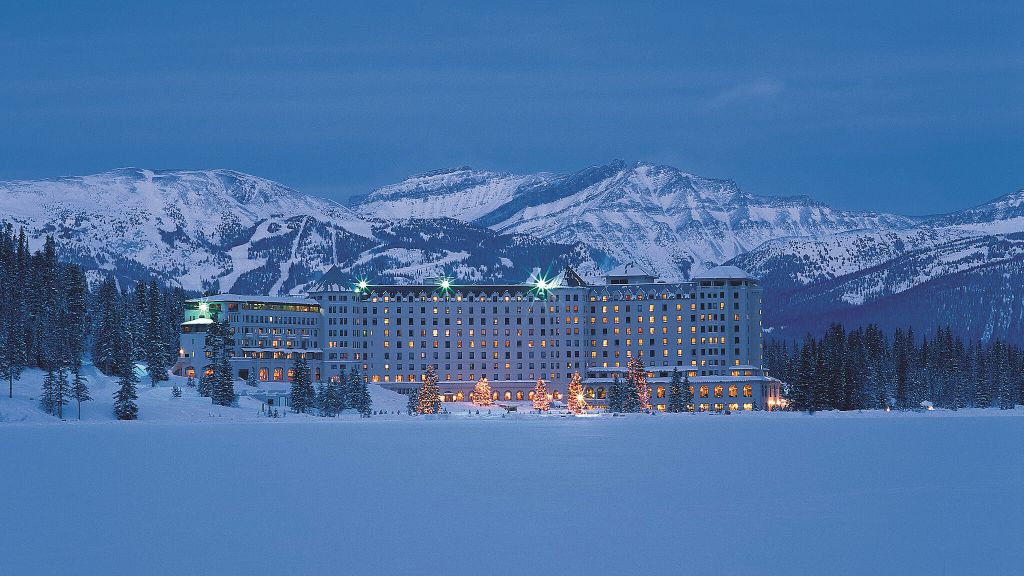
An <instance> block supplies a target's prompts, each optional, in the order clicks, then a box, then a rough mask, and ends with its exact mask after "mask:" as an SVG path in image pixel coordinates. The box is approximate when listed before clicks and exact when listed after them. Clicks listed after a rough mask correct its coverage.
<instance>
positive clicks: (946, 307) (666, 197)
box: [0, 161, 1024, 341]
mask: <svg viewBox="0 0 1024 576" xmlns="http://www.w3.org/2000/svg"><path fill="white" fill-rule="evenodd" d="M0 200H2V202H0V220H4V221H8V222H11V223H12V224H14V225H15V226H24V227H25V229H26V231H27V233H28V234H29V236H30V237H31V238H32V239H33V240H34V243H35V245H38V242H39V241H40V239H41V238H42V237H43V236H44V235H46V234H51V235H53V236H54V237H55V238H56V240H57V243H58V247H59V250H60V251H61V254H62V255H63V256H64V257H65V258H68V259H71V260H74V261H77V262H79V263H81V264H82V265H83V266H85V267H86V268H87V269H88V270H89V271H90V275H91V276H92V277H93V278H97V277H99V276H101V275H105V274H110V273H113V274H115V275H116V276H117V278H118V279H119V280H121V281H122V282H130V281H133V280H135V279H137V278H139V277H142V276H144V275H148V274H156V275H157V276H158V277H160V278H162V279H163V280H164V281H166V282H169V283H172V284H181V285H182V286H184V287H186V288H189V289H196V290H199V289H215V290H222V291H229V290H230V291H233V292H243V293H244V292H248V293H262V294H276V293H294V292H301V291H302V290H303V288H304V287H305V286H306V285H308V284H309V283H310V282H312V281H314V280H316V279H317V278H318V277H319V275H320V274H321V273H323V272H324V271H326V270H327V269H328V268H330V267H331V266H338V267H340V268H341V269H343V270H346V271H350V272H351V273H352V274H353V276H356V275H364V276H368V277H370V278H371V279H374V280H377V281H388V282H399V283H401V282H414V281H419V280H423V279H425V278H428V277H431V276H436V275H438V274H442V273H446V274H450V275H453V276H455V277H457V278H461V279H464V280H467V281H484V280H490V281H521V280H524V279H526V278H527V277H528V276H529V274H530V272H531V271H532V270H534V269H536V268H541V269H544V270H549V271H551V272H557V271H558V270H560V269H561V268H562V267H563V266H565V265H567V264H570V265H573V266H574V267H576V268H577V270H578V271H579V272H580V273H581V274H582V275H583V276H584V277H591V278H595V277H597V276H599V275H600V274H601V272H602V271H603V270H608V269H610V268H612V267H614V266H616V265H617V264H619V263H622V262H626V261H635V262H637V263H638V264H640V265H641V266H643V267H645V268H647V269H650V270H651V271H652V272H655V273H656V274H658V275H659V276H661V277H662V278H663V279H666V280H682V279H686V278H689V277H690V276H692V275H693V274H696V273H698V272H700V271H703V270H706V269H708V268H710V267H712V266H715V265H718V264H721V263H723V262H729V263H730V264H735V265H737V266H740V267H742V268H745V269H747V270H749V271H750V272H751V273H752V274H754V275H755V276H757V277H759V278H761V279H762V281H763V283H764V285H765V288H766V299H767V302H766V306H765V321H766V327H767V328H768V329H769V330H771V331H773V333H775V334H778V335H780V336H784V337H789V336H799V335H802V334H803V332H804V331H806V330H817V329H818V328H820V327H821V325H822V324H824V323H827V322H828V321H830V320H832V319H844V320H846V321H848V322H851V323H862V322H867V321H877V322H881V323H883V324H901V325H905V324H909V323H913V324H915V325H919V326H928V327H932V326H934V325H936V324H951V325H954V326H956V327H959V328H960V329H961V330H963V331H966V332H969V333H971V334H972V335H976V336H982V337H1003V338H1010V339H1014V340H1017V341H1020V340H1021V339H1022V338H1024V336H1022V334H1024V306H1022V303H1021V299H1022V296H1024V288H1021V286H1024V191H1021V192H1017V193H1015V194H1009V195H1007V196H1003V197H1001V198H997V199H996V200H993V201H992V202H989V203H986V204H984V205H982V206H978V207H975V208H971V209H968V210H964V211H961V212H956V213H952V214H944V215H938V216H932V217H923V218H922V217H906V216H900V215H896V214H887V213H875V212H852V211H844V210H838V209H835V208H832V207H830V206H828V205H825V204H822V203H820V202H817V201H814V200H812V199H810V198H807V197H770V196H756V195H753V194H750V193H747V192H745V191H742V190H740V189H739V187H738V186H736V184H735V183H733V182H731V181H728V180H716V179H709V178H703V177H699V176H695V175H692V174H688V173H685V172H682V171H680V170H677V169H675V168H672V167H669V166H659V165H654V164H648V163H643V162H638V163H633V164H627V163H625V162H622V161H616V162H612V163H610V164H607V165H602V166H593V167H590V168H587V169H584V170H581V171H579V172H575V173H571V174H552V173H538V174H528V175H517V174H505V173H495V172H486V171H478V170H472V169H470V168H465V167H463V168H456V169H451V170H438V171H435V172H430V173H426V174H421V175H417V176H412V177H410V178H407V179H405V180H403V181H402V182H399V183H397V184H394V185H390V186H385V187H383V188H379V189H377V190H374V191H372V192H370V193H369V194H367V195H365V196H361V197H356V198H353V199H352V200H351V201H350V202H349V203H348V205H342V204H339V203H337V202H333V201H329V200H325V199H322V198H318V197H315V196H311V195H307V194H303V193H301V192H298V191H295V190H293V189H291V188H288V187H286V186H283V185H281V184H277V183H275V182H272V181H269V180H265V179H262V178H258V177H255V176H250V175H248V174H242V173H239V172H233V171H229V170H200V171H188V170H183V171H153V170H145V169H138V168H125V169H120V170H113V171H110V172H105V173H102V174H96V175H92V176H83V177H69V178H56V179H46V180H32V181H7V182H0Z"/></svg>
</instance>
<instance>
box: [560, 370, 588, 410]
mask: <svg viewBox="0 0 1024 576" xmlns="http://www.w3.org/2000/svg"><path fill="white" fill-rule="evenodd" d="M565 401H566V405H567V406H568V407H569V412H572V413H573V414H582V413H584V412H586V411H587V410H590V406H589V405H588V404H587V399H586V397H585V396H584V395H583V384H582V383H581V382H580V373H579V372H573V374H572V378H570V379H569V390H568V391H567V392H566V393H565Z"/></svg>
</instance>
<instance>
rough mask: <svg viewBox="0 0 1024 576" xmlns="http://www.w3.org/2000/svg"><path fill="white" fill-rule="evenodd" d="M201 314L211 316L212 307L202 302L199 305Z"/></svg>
mask: <svg viewBox="0 0 1024 576" xmlns="http://www.w3.org/2000/svg"><path fill="white" fill-rule="evenodd" d="M199 313H200V314H209V313H210V305H209V304H208V303H207V302H205V301H204V302H200V303H199Z"/></svg>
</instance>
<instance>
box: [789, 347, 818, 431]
mask: <svg viewBox="0 0 1024 576" xmlns="http://www.w3.org/2000/svg"><path fill="white" fill-rule="evenodd" d="M816 358H817V342H815V341H814V338H813V337H812V336H811V335H810V334H808V335H807V337H806V338H805V339H804V345H803V346H801V347H800V365H799V368H798V370H797V375H796V382H794V383H793V386H792V388H791V389H792V396H791V397H790V398H789V405H790V406H791V407H792V409H793V410H798V411H799V410H805V411H807V412H814V410H815V409H816V408H817V399H816V398H815V392H816V390H817V388H816V385H815V382H816V381H817V374H816V367H817V363H816Z"/></svg>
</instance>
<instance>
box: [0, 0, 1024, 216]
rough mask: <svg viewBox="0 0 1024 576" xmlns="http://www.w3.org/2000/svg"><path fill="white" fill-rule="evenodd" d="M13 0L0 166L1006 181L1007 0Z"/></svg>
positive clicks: (15, 172)
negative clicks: (617, 167)
mask: <svg viewBox="0 0 1024 576" xmlns="http://www.w3.org/2000/svg"><path fill="white" fill-rule="evenodd" d="M19 4H20V5H19V6H14V5H13V4H11V5H8V6H5V7H4V9H3V10H0V179H12V178H43V177H50V176H62V175H77V174H87V173H94V172H100V171H103V170H107V169H111V168H116V167H121V166H142V167H147V168H232V169H236V170H241V171H244V172H250V173H253V174H256V175H259V176H264V177H267V178H271V179H274V180H278V181H280V182H282V183H284V184H287V185H289V186H292V187H294V188H297V189H299V190H303V191H307V192H311V193H314V194H319V195H322V196H328V197H333V198H336V199H344V198H345V197H346V196H348V195H350V194H353V193H363V192H367V191H369V190H370V189H372V188H374V187H376V186H380V185H383V184H388V183H392V182H396V181H398V180H400V179H402V178H403V177H405V176H407V175H409V174H413V173H417V172H423V171H427V170H431V169H435V168H442V167H450V166H458V165H464V164H467V165H470V166H473V167H476V168H485V169H491V170H498V171H510V172H529V171H540V170H547V171H556V172H561V171H572V170H578V169H581V168H584V167H586V166H588V165H592V164H601V163H605V162H608V161H610V160H613V159H615V158H623V159H626V160H630V161H632V160H648V161H654V162H660V163H666V164H671V165H673V166H676V167H679V168H681V169H684V170H687V171H689V172H693V173H695V174H700V175H703V176H711V177H722V178H731V179H733V180H736V181H737V182H738V183H739V184H740V186H741V187H743V188H744V189H746V190H748V191H751V192H754V193H760V194H775V195H784V194H807V195H810V196H813V197H815V198H817V199H820V200H823V201H826V202H829V203H832V204H835V205H837V206H840V207H844V208H854V209H878V210H888V211H895V212H901V213H907V214H924V213H935V212H945V211H950V210H955V209H959V208H964V207H967V206H970V205H974V204H978V203H981V202H984V201H986V200H988V199H991V198H993V197H995V196H999V195H1001V194H1005V193H1008V192H1012V191H1014V190H1017V189H1020V188H1024V32H1022V30H1024V2H1021V1H1020V0H1016V1H1008V2H1000V1H985V2H978V3H971V2H942V1H930V2H914V1H901V2H891V1H885V2H873V1H864V2H856V3H855V2H836V3H834V4H833V3H830V2H824V1H819V2H762V1H750V2H720V1H719V2H701V3H696V2H666V3H644V4H643V5H640V4H639V3H631V2H614V3H597V2H587V3H584V2H580V3H568V2H567V3H560V4H559V6H557V7H555V6H553V5H549V3H543V2H539V3H533V2H526V1H519V2H509V3H505V4H504V6H503V7H492V6H485V5H484V4H485V3H482V2H450V3H442V2H423V3H407V4H404V3H403V4H397V3H388V7H379V6H377V4H378V3H376V2H358V3H351V4H343V3H336V2H314V1H308V2H294V3H285V2H280V3H267V4H263V3H260V2H244V3H237V4H231V3H228V2H196V3H191V2H173V3H165V5H164V6H159V7H158V6H153V5H151V4H155V3H150V2H126V3H112V2H108V3H102V4H99V3H97V4H96V5H93V6H86V5H85V3H81V5H78V4H75V5H74V6H73V7H69V6H68V5H69V4H71V3H66V2H54V3H52V4H51V3H48V2H22V3H19ZM380 4H383V3H380ZM551 4H554V3H551Z"/></svg>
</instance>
